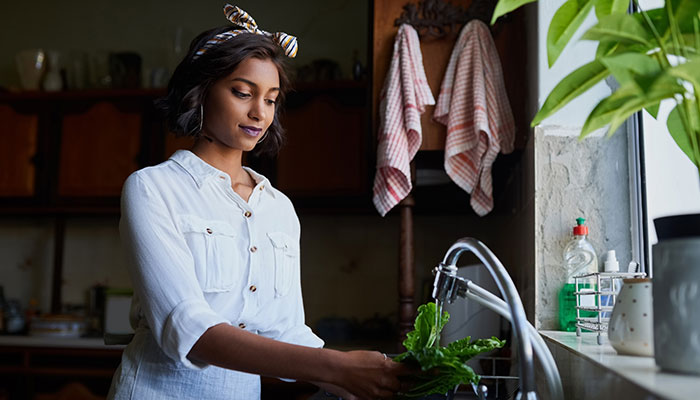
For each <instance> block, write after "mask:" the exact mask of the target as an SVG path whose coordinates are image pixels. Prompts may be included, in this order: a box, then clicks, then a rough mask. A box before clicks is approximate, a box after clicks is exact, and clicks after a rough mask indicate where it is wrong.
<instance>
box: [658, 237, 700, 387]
mask: <svg viewBox="0 0 700 400" xmlns="http://www.w3.org/2000/svg"><path fill="white" fill-rule="evenodd" d="M652 254H653V257H654V314H655V317H654V353H655V357H654V358H655V359H656V365H658V366H659V367H661V369H663V370H666V371H674V372H683V373H691V374H700V306H699V305H700V237H687V238H677V239H671V240H662V241H659V243H657V244H655V245H654V246H653V250H652Z"/></svg>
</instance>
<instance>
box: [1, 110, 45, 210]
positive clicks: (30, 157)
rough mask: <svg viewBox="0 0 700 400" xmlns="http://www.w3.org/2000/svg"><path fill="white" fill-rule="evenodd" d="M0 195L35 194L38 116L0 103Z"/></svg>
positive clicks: (20, 195)
mask: <svg viewBox="0 0 700 400" xmlns="http://www.w3.org/2000/svg"><path fill="white" fill-rule="evenodd" d="M0 121H2V128H0V129H2V131H1V132H2V134H1V135H0V140H1V141H2V146H0V196H7V197H9V196H13V197H30V196H33V195H34V193H35V187H36V177H35V175H36V168H35V165H34V157H35V156H36V152H37V139H38V131H39V118H38V116H37V115H36V114H28V115H26V114H20V113H18V112H17V111H15V110H14V109H13V108H12V107H9V106H7V105H3V104H0Z"/></svg>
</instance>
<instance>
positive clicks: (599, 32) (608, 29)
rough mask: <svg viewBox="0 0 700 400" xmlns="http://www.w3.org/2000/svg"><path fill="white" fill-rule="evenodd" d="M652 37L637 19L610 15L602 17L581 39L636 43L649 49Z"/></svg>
mask: <svg viewBox="0 0 700 400" xmlns="http://www.w3.org/2000/svg"><path fill="white" fill-rule="evenodd" d="M653 37H654V35H653V34H652V33H651V32H649V31H647V29H645V26H644V25H642V24H641V23H640V22H639V21H637V19H635V18H634V17H633V16H631V15H628V14H610V15H607V16H604V17H603V18H601V19H600V20H598V23H597V24H595V25H594V26H592V27H591V28H590V29H589V30H588V31H586V33H584V34H583V37H582V39H585V40H596V41H610V40H614V41H619V42H621V43H637V44H641V45H643V46H645V47H647V48H651V47H652V44H651V40H652V39H653Z"/></svg>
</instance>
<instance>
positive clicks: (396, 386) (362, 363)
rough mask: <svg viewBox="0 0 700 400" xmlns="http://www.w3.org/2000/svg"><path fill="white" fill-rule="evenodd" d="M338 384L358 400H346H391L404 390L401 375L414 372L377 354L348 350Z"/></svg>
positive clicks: (347, 399) (336, 381) (336, 383)
mask: <svg viewBox="0 0 700 400" xmlns="http://www.w3.org/2000/svg"><path fill="white" fill-rule="evenodd" d="M337 372H338V375H337V377H336V379H335V382H331V383H332V384H335V385H337V386H339V387H341V388H343V389H344V390H346V391H347V392H349V393H350V394H352V395H353V396H355V397H347V394H346V395H345V396H346V397H343V400H375V399H391V398H392V397H394V395H395V394H396V393H397V392H399V391H401V390H402V389H403V390H406V389H405V388H403V387H402V383H401V379H400V377H402V376H407V375H411V374H412V372H414V371H412V369H411V368H410V367H408V366H406V365H404V364H401V363H397V362H395V361H393V360H392V359H391V358H388V357H387V356H386V355H384V354H382V353H379V352H376V351H364V350H357V351H349V352H345V353H342V355H341V364H340V369H339V370H338V371H337Z"/></svg>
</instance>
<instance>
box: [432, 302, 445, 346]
mask: <svg viewBox="0 0 700 400" xmlns="http://www.w3.org/2000/svg"><path fill="white" fill-rule="evenodd" d="M442 305H443V302H442V301H440V300H439V299H435V343H433V346H435V347H440V331H441V330H442V326H441V323H442Z"/></svg>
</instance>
